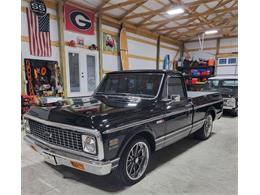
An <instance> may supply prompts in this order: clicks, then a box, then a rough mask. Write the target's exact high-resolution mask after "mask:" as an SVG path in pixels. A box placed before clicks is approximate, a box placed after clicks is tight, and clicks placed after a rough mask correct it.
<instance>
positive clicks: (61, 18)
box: [57, 0, 67, 98]
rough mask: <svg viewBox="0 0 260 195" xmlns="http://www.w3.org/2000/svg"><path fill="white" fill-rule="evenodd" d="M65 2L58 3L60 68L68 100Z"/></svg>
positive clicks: (64, 94) (64, 92) (64, 91)
mask: <svg viewBox="0 0 260 195" xmlns="http://www.w3.org/2000/svg"><path fill="white" fill-rule="evenodd" d="M63 6H64V2H63V1H61V0H60V1H58V8H57V13H58V31H59V33H58V34H59V43H60V47H59V50H60V64H59V66H60V68H61V72H62V78H63V81H62V82H63V96H64V97H65V98H67V74H66V60H65V41H64V15H63Z"/></svg>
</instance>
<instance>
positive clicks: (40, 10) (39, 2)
mask: <svg viewBox="0 0 260 195" xmlns="http://www.w3.org/2000/svg"><path fill="white" fill-rule="evenodd" d="M30 8H31V10H32V11H33V12H34V13H35V14H36V15H37V16H44V15H45V14H46V12H47V8H46V5H45V4H44V2H43V0H32V1H31V2H30Z"/></svg>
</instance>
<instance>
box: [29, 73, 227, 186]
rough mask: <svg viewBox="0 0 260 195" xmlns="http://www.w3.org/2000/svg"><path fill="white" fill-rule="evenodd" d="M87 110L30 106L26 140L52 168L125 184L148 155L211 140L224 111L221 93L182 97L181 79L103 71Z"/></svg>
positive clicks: (136, 177)
mask: <svg viewBox="0 0 260 195" xmlns="http://www.w3.org/2000/svg"><path fill="white" fill-rule="evenodd" d="M86 104H87V105H88V106H87V109H86V110H84V111H83V110H81V111H76V109H75V108H74V107H73V105H70V104H67V105H59V106H54V107H32V108H31V109H30V110H29V112H28V113H27V114H26V115H25V116H24V124H25V130H26V135H25V137H24V139H25V140H26V141H27V143H28V144H29V145H30V146H31V147H32V149H34V150H35V151H37V152H39V153H40V154H42V155H43V157H44V160H45V161H47V162H49V163H51V164H54V165H65V166H69V167H73V168H76V169H79V170H81V171H86V172H89V173H93V174H96V175H106V174H109V173H110V172H111V171H112V170H115V171H116V175H118V176H119V178H121V180H122V181H123V182H124V183H125V184H126V185H132V184H134V183H136V182H138V181H140V180H141V179H142V178H143V177H144V176H145V172H146V170H147V167H148V165H149V160H150V159H151V158H150V157H151V154H152V153H153V152H155V151H157V150H159V149H162V148H164V147H166V146H168V145H170V144H172V143H174V142H176V141H178V140H180V139H182V138H184V137H186V136H188V135H190V134H192V133H194V134H195V136H196V137H197V138H199V139H202V140H205V139H207V138H209V137H210V135H211V132H212V127H213V121H214V120H216V119H219V118H220V117H221V115H222V111H223V100H222V97H221V95H220V94H219V93H217V92H187V91H186V87H185V84H184V80H183V77H182V74H181V73H178V72H173V71H164V70H135V71H134V70H132V71H117V72H111V73H108V74H106V76H105V77H104V79H103V80H102V81H101V83H100V85H99V86H98V88H97V89H96V91H95V92H94V94H93V96H91V97H90V98H89V100H88V101H87V102H86Z"/></svg>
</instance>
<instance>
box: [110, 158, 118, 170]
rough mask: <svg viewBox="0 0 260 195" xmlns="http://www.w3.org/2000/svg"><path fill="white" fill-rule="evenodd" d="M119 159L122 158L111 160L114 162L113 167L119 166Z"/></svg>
mask: <svg viewBox="0 0 260 195" xmlns="http://www.w3.org/2000/svg"><path fill="white" fill-rule="evenodd" d="M119 160H120V158H116V159H114V160H112V161H111V163H112V169H114V168H116V167H118V165H119Z"/></svg>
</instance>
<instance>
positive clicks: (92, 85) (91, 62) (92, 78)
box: [87, 55, 96, 91]
mask: <svg viewBox="0 0 260 195" xmlns="http://www.w3.org/2000/svg"><path fill="white" fill-rule="evenodd" d="M95 61H96V58H95V56H91V55H87V75H88V76H87V79H88V91H94V90H95V89H96V62H95Z"/></svg>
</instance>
